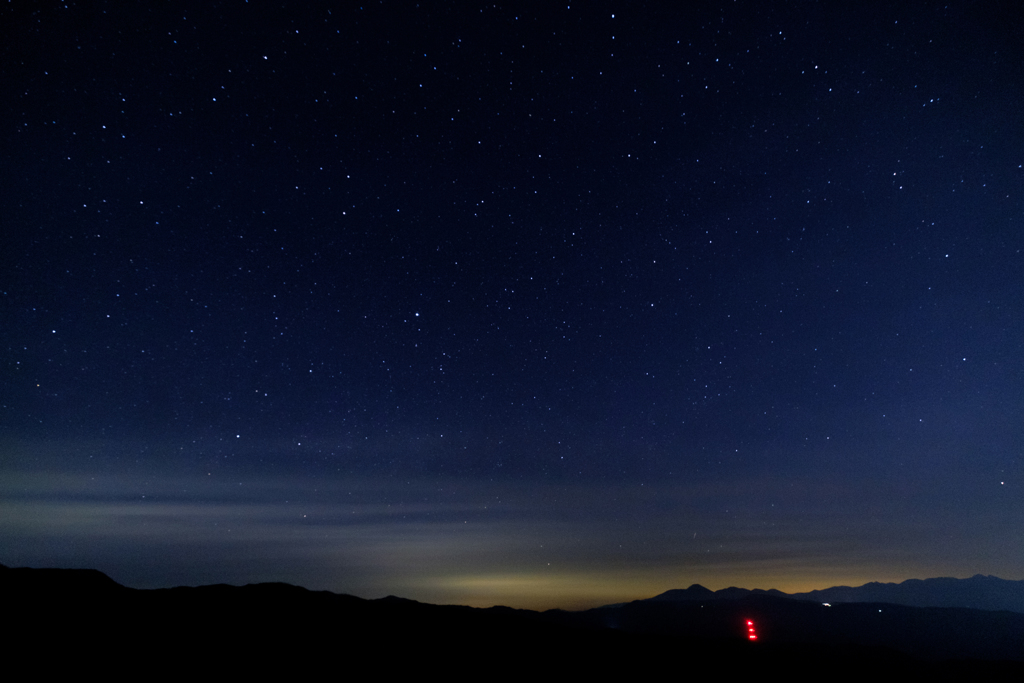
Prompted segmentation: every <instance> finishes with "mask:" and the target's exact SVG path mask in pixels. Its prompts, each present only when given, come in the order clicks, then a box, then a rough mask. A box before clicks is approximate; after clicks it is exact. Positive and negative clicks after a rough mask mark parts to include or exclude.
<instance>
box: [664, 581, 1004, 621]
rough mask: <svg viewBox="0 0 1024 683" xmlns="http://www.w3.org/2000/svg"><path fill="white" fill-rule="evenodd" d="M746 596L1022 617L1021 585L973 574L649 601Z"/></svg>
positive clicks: (687, 592) (687, 594)
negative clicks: (1006, 613)
mask: <svg viewBox="0 0 1024 683" xmlns="http://www.w3.org/2000/svg"><path fill="white" fill-rule="evenodd" d="M749 595H772V596H776V597H780V598H793V599H796V600H809V601H812V602H819V603H826V602H827V603H829V604H838V603H846V602H885V603H889V604H892V605H907V606H909V607H967V608H970V609H984V610H1010V611H1011V612H1021V613H1024V581H1007V580H1005V579H1000V578H998V577H995V576H984V575H982V574H976V575H975V576H972V577H971V578H969V579H953V578H938V579H908V580H907V581H904V582H902V583H878V582H874V581H873V582H871V583H866V584H864V585H863V586H858V587H856V588H851V587H849V586H833V587H832V588H826V589H824V590H816V591H811V592H809V593H783V592H782V591H777V590H775V589H772V590H760V589H754V590H747V589H746V588H723V589H722V590H719V591H711V590H708V589H707V588H705V587H704V586H701V585H700V584H693V585H692V586H690V587H689V588H685V589H676V590H670V591H666V592H664V593H662V594H660V595H656V596H654V597H653V598H649V600H651V601H680V600H687V601H690V600H735V599H737V598H742V597H746V596H749Z"/></svg>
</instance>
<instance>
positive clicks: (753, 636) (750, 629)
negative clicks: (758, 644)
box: [747, 619, 757, 640]
mask: <svg viewBox="0 0 1024 683" xmlns="http://www.w3.org/2000/svg"><path fill="white" fill-rule="evenodd" d="M747 640H757V632H756V631H755V630H754V622H753V621H751V620H750V619H747Z"/></svg>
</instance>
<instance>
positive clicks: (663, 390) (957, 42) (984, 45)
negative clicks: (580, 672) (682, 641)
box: [0, 0, 1024, 608]
mask: <svg viewBox="0 0 1024 683" xmlns="http://www.w3.org/2000/svg"><path fill="white" fill-rule="evenodd" d="M674 4H676V3H664V4H659V3H653V4H649V5H646V6H645V5H644V4H642V3H600V2H598V3H595V2H588V3H580V4H578V5H577V4H576V3H575V2H574V3H572V4H571V5H565V4H562V5H556V4H554V3H539V4H536V5H534V4H516V5H495V4H490V3H487V4H483V3H471V2H458V3H440V2H424V3H421V4H418V5H417V4H415V3H408V2H403V3H400V2H376V1H374V2H367V3H365V4H364V5H362V6H360V5H359V4H358V3H324V2H296V3H290V2H289V3H281V2H277V3H264V2H244V1H243V0H231V1H227V2H202V3H190V2H166V3H165V2H139V3H126V2H83V3H73V2H69V3H66V4H64V3H43V2H13V3H8V4H5V5H4V6H3V7H2V8H0V209H2V212H0V225H2V228H0V353H2V356H0V359H2V365H0V367H2V370H0V549H2V550H0V562H2V563H3V564H6V565H8V566H56V567H92V568H96V569H100V570H102V571H104V572H106V573H108V574H109V575H110V576H111V577H113V578H114V579H115V580H117V581H119V582H121V583H124V584H126V585H130V586H134V587H140V588H151V587H162V586H172V585H180V584H191V585H197V584H203V583H215V582H226V583H239V584H240V583H246V582H257V581H287V582H290V583H295V584H299V585H303V586H306V587H308V588H314V589H328V590H332V591H336V592H345V593H352V594H355V595H359V596H362V597H368V598H373V597H381V596H384V595H387V594H396V595H401V596H403V597H408V598H415V599H419V600H424V601H430V602H444V603H461V604H472V605H492V604H508V605H512V606H523V607H534V608H541V607H556V606H557V607H565V608H575V607H582V606H591V605H597V604H604V603H609V602H617V601H622V600H629V599H634V598H641V597H648V596H650V595H654V594H656V593H659V592H661V591H663V590H667V589H670V588H682V587H686V586H689V585H690V584H692V583H695V582H696V583H701V584H703V585H705V586H707V587H709V588H714V589H717V588H723V587H726V586H729V585H740V586H745V587H748V588H755V587H756V588H771V587H775V588H779V589H782V590H789V591H793V590H808V589H812V588H824V587H826V586H830V585H835V584H843V583H845V584H853V585H859V584H861V583H864V582H866V581H871V580H880V581H901V580H904V579H907V578H913V577H916V578H925V577H931V576H960V577H966V576H970V575H972V574H975V573H983V574H995V575H998V576H1001V577H1003V578H1006V579H1024V537H1022V534H1021V530H1022V529H1024V488H1022V487H1024V252H1022V249H1024V95H1022V93H1024V42H1022V40H1021V35H1024V21H1022V16H1021V14H1019V13H1018V9H1017V8H1016V5H1015V4H1014V3H959V2H954V3H948V4H942V3H939V4H934V5H932V6H930V7H929V6H928V5H926V4H924V3H912V4H910V5H908V6H907V7H896V8H888V7H884V6H883V3H848V4H847V3H832V2H825V3H813V2H798V3H773V4H772V3H763V2H727V3H726V2H723V3H716V4H704V3H678V4H679V5H684V4H692V5H693V6H692V7H685V8H684V7H676V8H672V9H664V8H666V7H668V6H669V5H674ZM659 7H661V8H663V9H658V8H659Z"/></svg>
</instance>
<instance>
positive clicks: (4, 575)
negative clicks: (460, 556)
mask: <svg viewBox="0 0 1024 683" xmlns="http://www.w3.org/2000/svg"><path fill="white" fill-rule="evenodd" d="M777 592H778V591H775V592H770V591H744V590H743V589H733V590H730V591H725V592H723V591H717V592H712V591H708V590H707V589H705V588H703V587H700V586H691V587H690V588H688V589H685V590H684V591H676V594H680V593H681V594H686V595H687V596H689V597H693V598H696V599H664V596H659V597H661V598H662V599H651V600H642V601H635V602H631V603H628V604H624V605H618V606H608V607H601V608H596V609H592V610H586V611H582V612H567V611H563V610H549V611H547V612H535V611H530V610H519V609H511V608H508V607H492V608H489V609H478V608H470V607H463V606H453V605H430V604H426V603H420V602H416V601H414V600H407V599H403V598H398V597H394V596H389V597H386V598H382V599H378V600H365V599H362V598H358V597H355V596H351V595H343V594H335V593H330V592H327V591H309V590H306V589H304V588H300V587H297V586H292V585H289V584H283V583H268V584H255V585H247V586H241V587H238V586H227V585H213V586H200V587H194V588H193V587H178V588H166V589H156V590H137V589H132V588H127V587H125V586H122V585H120V584H118V583H117V582H115V581H113V580H112V579H110V578H109V577H107V576H106V575H104V574H102V573H100V572H98V571H93V570H75V569H28V568H19V569H11V568H8V567H3V566H2V565H0V600H2V601H3V602H2V604H3V605H4V610H3V621H4V625H5V629H4V630H5V632H6V633H7V634H8V635H7V636H5V645H6V652H7V653H8V659H9V660H10V661H12V662H14V663H15V664H16V665H17V663H18V662H23V663H25V664H26V665H28V664H30V665H31V666H33V667H35V668H34V670H46V671H48V672H55V673H76V672H77V673H80V672H81V671H84V670H89V669H93V670H97V671H102V672H103V674H104V675H107V676H109V675H115V676H121V675H138V674H139V673H143V674H145V675H152V674H154V673H157V674H159V675H195V673H197V672H200V673H202V674H204V675H226V676H228V675H229V676H234V677H237V676H240V675H260V676H268V675H279V676H313V675H323V674H324V672H325V671H327V672H331V673H332V674H337V675H343V674H345V673H348V674H350V675H353V674H354V675H357V676H366V675H372V676H378V675H412V674H422V673H423V672H425V671H438V672H441V673H442V674H443V675H445V676H446V677H453V676H454V677H458V678H469V677H473V678H479V677H481V676H487V677H498V678H510V677H513V676H515V677H520V676H527V675H528V676H538V675H540V676H545V677H548V676H558V675H561V676H566V675H572V676H600V677H601V678H607V677H609V676H638V675H639V676H654V675H666V672H674V674H679V675H683V674H689V675H706V674H709V673H718V674H722V673H727V674H728V675H729V676H730V677H732V676H734V675H756V674H758V673H763V672H765V671H772V670H780V671H785V672H786V673H787V674H789V675H790V676H793V675H796V676H798V677H801V678H803V677H806V678H810V677H812V676H814V677H817V676H820V674H821V671H822V670H841V671H843V672H844V673H845V672H853V673H862V674H872V675H877V674H878V673H879V672H887V673H890V674H898V675H903V674H907V675H940V674H941V675H950V674H957V673H964V674H966V673H968V672H969V673H972V674H977V673H978V672H979V671H981V672H1002V671H1004V670H1008V669H1012V670H1014V671H1020V670H1024V648H1022V643H1024V614H1018V613H1014V612H1009V611H984V610H977V609H967V608H920V607H909V606H900V605H892V604H878V603H849V604H837V605H834V606H833V607H824V606H823V605H821V604H820V603H815V602H810V601H808V600H797V599H794V598H791V597H784V596H781V595H776V594H774V593H777ZM709 594H710V596H718V597H715V598H710V599H707V598H709ZM701 596H703V598H705V599H703V600H702V599H700V598H701ZM727 596H728V597H727ZM747 620H753V621H754V622H755V623H756V625H757V633H758V635H759V640H758V641H757V642H756V643H752V642H748V641H747V638H746V635H747V634H746V621H747ZM16 668H17V666H15V669H16ZM823 668H824V669H823Z"/></svg>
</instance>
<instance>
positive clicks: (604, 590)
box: [414, 567, 911, 610]
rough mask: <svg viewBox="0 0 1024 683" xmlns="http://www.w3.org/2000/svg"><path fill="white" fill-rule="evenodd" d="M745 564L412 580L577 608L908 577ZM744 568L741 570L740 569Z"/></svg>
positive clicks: (458, 598)
mask: <svg viewBox="0 0 1024 683" xmlns="http://www.w3.org/2000/svg"><path fill="white" fill-rule="evenodd" d="M751 569H753V568H747V567H728V568H726V567H721V568H719V570H718V571H714V570H711V571H707V568H704V569H703V570H702V571H699V572H693V571H692V570H691V571H673V572H669V571H666V570H664V569H656V570H649V571H646V572H640V573H638V572H630V573H617V572H601V571H589V572H583V573H581V572H564V573H557V572H541V573H532V574H530V573H509V574H504V573H487V574H469V575H459V576H435V577H430V578H425V579H422V580H420V581H417V582H416V584H415V586H414V592H416V593H418V594H419V596H420V597H418V598H417V599H421V600H424V601H427V602H434V603H444V604H460V605H468V606H470V607H492V606H495V605H503V606H506V607H515V608H520V609H532V610H546V609H554V608H559V609H567V610H581V609H589V608H592V607H600V606H602V605H608V604H614V603H620V602H630V601H633V600H642V599H645V598H650V597H654V596H655V595H659V594H661V593H664V592H665V591H667V590H672V589H681V588H689V587H690V586H692V585H693V584H695V583H696V584H700V585H702V586H704V587H705V588H707V589H709V590H712V591H715V590H721V589H723V588H729V587H733V586H735V587H739V588H748V589H754V588H761V589H764V590H767V589H771V588H774V589H777V590H780V591H782V592H784V593H805V592H808V591H812V590H820V589H824V588H829V587H832V586H840V585H845V586H861V585H863V584H865V583H868V582H870V581H882V582H888V581H892V582H897V583H898V582H900V581H903V580H905V579H907V578H911V576H903V577H886V576H885V575H884V574H881V576H882V578H879V577H880V573H877V572H871V571H870V570H869V569H865V568H858V569H859V571H854V572H843V571H838V570H837V571H828V570H825V571H823V570H822V568H820V567H819V568H814V569H810V568H808V569H807V570H805V571H804V572H793V573H785V572H777V573H765V572H757V571H751ZM744 570H746V571H744Z"/></svg>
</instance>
